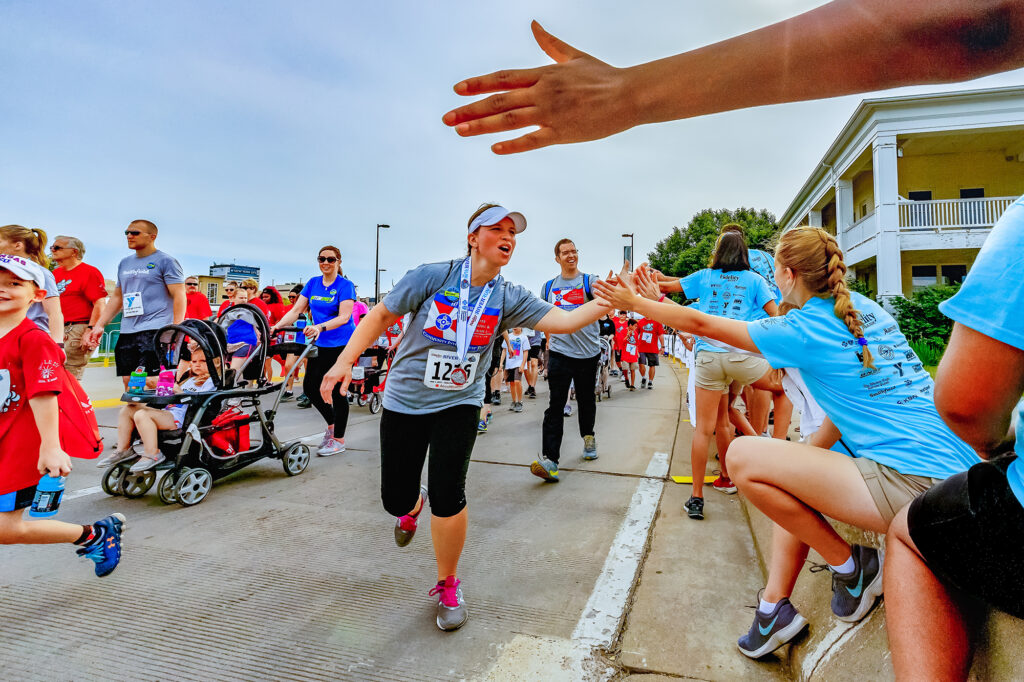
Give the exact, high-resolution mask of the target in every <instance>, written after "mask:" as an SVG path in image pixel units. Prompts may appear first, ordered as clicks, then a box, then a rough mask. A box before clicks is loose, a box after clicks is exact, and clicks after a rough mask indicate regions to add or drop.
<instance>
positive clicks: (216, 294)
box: [198, 275, 226, 312]
mask: <svg viewBox="0 0 1024 682" xmlns="http://www.w3.org/2000/svg"><path fill="white" fill-rule="evenodd" d="M198 277H199V291H201V292H203V293H204V294H206V298H207V299H208V300H209V301H210V305H211V306H213V309H214V311H215V312H216V310H217V306H219V305H220V304H221V301H223V300H224V297H225V295H226V294H225V293H224V278H223V277H211V276H209V275H199V276H198Z"/></svg>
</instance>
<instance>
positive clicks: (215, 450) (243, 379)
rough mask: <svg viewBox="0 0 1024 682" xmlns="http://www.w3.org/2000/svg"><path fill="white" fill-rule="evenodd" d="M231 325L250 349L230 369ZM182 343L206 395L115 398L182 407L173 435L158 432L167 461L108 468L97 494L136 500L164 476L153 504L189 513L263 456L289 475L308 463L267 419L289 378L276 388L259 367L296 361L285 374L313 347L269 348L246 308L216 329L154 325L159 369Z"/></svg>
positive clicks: (178, 356) (265, 328)
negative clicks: (193, 355)
mask: <svg viewBox="0 0 1024 682" xmlns="http://www.w3.org/2000/svg"><path fill="white" fill-rule="evenodd" d="M237 324H244V325H251V327H252V330H253V332H254V334H255V339H256V341H257V343H256V344H254V345H253V346H252V352H251V353H250V354H249V356H248V357H246V358H245V360H244V361H243V362H242V363H241V365H240V366H238V367H236V368H231V367H230V362H231V355H232V353H231V352H230V351H229V347H230V346H229V344H228V340H227V333H226V330H227V329H228V328H229V327H231V326H232V325H237ZM282 331H288V332H291V331H299V330H298V328H287V329H283V330H282ZM189 341H194V342H195V343H196V345H197V346H198V348H199V349H201V350H202V351H203V354H204V355H205V357H206V366H207V369H208V370H209V373H210V379H211V380H212V382H213V385H214V388H213V390H211V391H205V392H197V393H175V394H172V395H156V393H155V392H153V391H145V392H143V393H125V394H124V395H123V396H122V397H121V400H122V401H124V402H127V403H141V404H143V405H146V406H148V407H153V408H157V409H162V408H164V407H166V406H168V405H185V406H186V411H185V415H184V417H183V418H182V427H181V428H180V429H175V430H171V431H160V432H159V435H158V447H159V449H160V452H161V453H162V454H163V455H164V457H165V458H166V459H165V460H164V461H163V462H162V463H161V464H158V465H157V466H156V467H154V468H152V469H149V470H147V471H141V472H138V473H132V472H131V471H130V469H131V466H132V464H134V463H135V462H136V461H137V459H138V458H132V459H128V460H124V461H121V462H118V463H116V464H113V465H111V466H110V467H109V468H108V469H107V470H106V471H105V472H104V474H103V479H102V487H103V490H104V492H106V493H107V494H108V495H123V496H125V497H130V498H135V497H141V496H143V495H145V494H146V493H147V492H148V491H149V490H150V488H152V487H153V484H154V483H155V482H156V479H157V474H158V472H164V473H163V476H162V477H161V478H160V483H159V484H158V485H157V495H158V496H159V498H160V500H161V501H162V502H163V503H164V504H173V503H174V502H177V503H179V504H181V505H182V506H185V507H190V506H192V505H195V504H199V503H200V502H202V501H203V500H204V499H206V496H207V495H208V494H209V492H210V490H211V488H212V487H213V483H214V481H216V480H217V479H219V478H223V477H224V476H227V475H228V474H231V473H233V472H235V471H238V470H239V469H242V468H243V467H246V466H249V465H250V464H252V463H253V462H256V461H259V460H261V459H264V458H267V457H271V458H275V459H280V460H281V464H282V466H283V468H284V471H285V473H286V474H288V475H289V476H296V475H298V474H301V473H302V472H303V471H305V469H306V466H307V465H308V464H309V460H310V449H309V447H308V446H307V445H305V444H303V443H302V442H300V441H289V442H282V441H280V440H279V439H278V438H277V436H276V435H275V434H274V417H275V415H276V414H277V408H278V405H279V404H280V401H281V396H282V395H283V392H284V390H285V387H286V386H287V384H288V379H289V377H290V375H291V372H289V375H288V376H285V377H284V380H283V381H282V382H281V383H277V384H275V383H271V382H269V381H267V380H266V378H265V377H264V376H263V365H264V361H265V360H266V358H267V357H268V355H285V354H289V353H294V354H296V355H298V356H299V361H300V362H296V363H295V365H294V367H293V368H292V371H295V369H296V368H297V367H298V366H299V365H300V364H301V360H302V359H303V358H305V357H306V356H307V355H308V354H309V352H310V350H311V349H312V348H314V346H313V345H312V344H309V345H305V344H300V343H277V344H275V345H273V346H271V345H270V344H271V343H272V341H273V340H272V338H271V335H270V328H269V325H268V324H267V320H266V318H265V317H264V316H263V313H261V312H260V311H259V309H258V308H256V307H254V306H251V305H249V304H239V305H236V306H232V307H231V308H228V309H227V310H226V311H225V312H224V314H223V315H221V317H220V318H218V320H217V322H216V323H213V322H209V321H207V320H185V321H183V322H182V323H181V324H170V325H166V326H164V327H161V328H160V330H159V331H158V332H157V334H156V337H155V340H154V345H155V347H156V352H157V357H159V358H160V359H161V362H162V363H163V365H164V366H165V367H168V368H177V367H178V365H179V363H180V361H181V360H182V350H183V349H184V348H186V344H187V343H188V342H189ZM271 396H273V406H272V407H271V408H270V409H264V406H263V403H262V401H263V400H264V399H266V400H269V399H270V398H271Z"/></svg>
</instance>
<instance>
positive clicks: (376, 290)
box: [373, 223, 391, 304]
mask: <svg viewBox="0 0 1024 682" xmlns="http://www.w3.org/2000/svg"><path fill="white" fill-rule="evenodd" d="M389 227H391V226H390V225H381V224H380V223H377V254H376V256H374V260H373V267H374V271H373V302H374V304H376V303H377V302H378V301H379V300H380V231H381V228H383V229H385V230H386V229H388V228H389Z"/></svg>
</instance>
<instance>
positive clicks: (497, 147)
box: [491, 128, 559, 154]
mask: <svg viewBox="0 0 1024 682" xmlns="http://www.w3.org/2000/svg"><path fill="white" fill-rule="evenodd" d="M558 143H559V141H558V139H557V136H556V135H555V132H554V131H553V130H552V129H551V128H541V129H540V130H537V131H535V132H532V133H528V134H526V135H523V136H521V137H517V138H515V139H512V140H504V141H502V142H496V143H494V144H492V145H491V151H492V152H494V153H495V154H518V153H519V152H528V151H532V150H534V149H540V148H541V147H547V146H549V145H552V144H558Z"/></svg>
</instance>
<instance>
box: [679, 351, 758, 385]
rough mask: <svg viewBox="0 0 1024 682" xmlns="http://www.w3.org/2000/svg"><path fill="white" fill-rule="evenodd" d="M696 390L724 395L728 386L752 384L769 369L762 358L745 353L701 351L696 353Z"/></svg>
mask: <svg viewBox="0 0 1024 682" xmlns="http://www.w3.org/2000/svg"><path fill="white" fill-rule="evenodd" d="M696 369H697V388H703V389H707V390H708V391H717V392H718V393H726V392H728V390H729V384H731V383H732V382H734V381H736V382H738V383H739V384H740V385H741V386H746V385H747V384H752V383H754V382H755V381H757V380H758V379H760V378H761V377H763V376H764V375H765V372H767V371H768V370H770V369H771V365H769V364H768V361H767V360H765V359H764V358H755V357H753V356H751V355H747V354H746V353H715V352H712V351H709V350H702V351H700V352H699V353H697V361H696Z"/></svg>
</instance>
